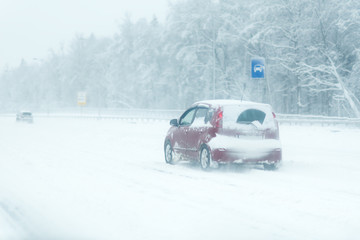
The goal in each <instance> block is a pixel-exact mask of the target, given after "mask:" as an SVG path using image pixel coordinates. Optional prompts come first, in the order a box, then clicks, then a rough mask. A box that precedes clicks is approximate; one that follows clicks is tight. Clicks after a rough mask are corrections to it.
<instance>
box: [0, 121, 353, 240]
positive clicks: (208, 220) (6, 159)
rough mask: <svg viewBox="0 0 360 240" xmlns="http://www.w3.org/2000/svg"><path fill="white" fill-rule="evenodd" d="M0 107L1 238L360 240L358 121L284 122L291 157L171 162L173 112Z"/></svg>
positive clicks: (285, 144)
mask: <svg viewBox="0 0 360 240" xmlns="http://www.w3.org/2000/svg"><path fill="white" fill-rule="evenodd" d="M14 120H15V119H12V118H0V133H1V136H0V239H2V240H3V239H4V240H8V239H9V240H18V239H141V240H144V239H167V240H168V239H207V240H209V239H359V235H360V228H359V226H360V221H359V219H360V164H359V161H360V148H359V139H360V130H359V129H340V128H338V127H324V128H322V127H306V126H302V127H300V126H281V128H280V131H281V132H280V134H281V140H282V145H283V157H284V162H283V166H282V167H281V168H280V170H278V171H274V172H271V171H264V170H262V169H256V168H237V169H219V170H215V171H211V172H203V171H201V170H200V168H199V167H198V166H196V165H194V164H190V163H181V164H178V165H175V166H171V165H166V164H165V163H164V159H163V141H164V136H165V133H166V131H167V129H168V126H169V125H168V123H167V122H147V123H146V122H133V123H131V122H127V121H116V120H100V121H99V120H85V119H35V123H34V124H17V123H15V121H14Z"/></svg>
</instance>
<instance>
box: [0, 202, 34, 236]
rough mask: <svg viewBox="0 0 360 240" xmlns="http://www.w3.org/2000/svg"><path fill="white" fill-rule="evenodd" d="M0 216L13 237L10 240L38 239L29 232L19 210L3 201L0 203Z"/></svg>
mask: <svg viewBox="0 0 360 240" xmlns="http://www.w3.org/2000/svg"><path fill="white" fill-rule="evenodd" d="M0 216H2V218H3V219H5V221H6V222H7V223H8V225H9V227H10V228H11V230H12V232H14V234H15V236H11V237H10V238H11V239H14V240H15V239H16V240H17V239H19V240H20V239H21V240H31V239H39V238H38V237H36V236H35V235H34V233H33V232H32V231H30V229H29V227H28V224H27V222H26V218H25V216H24V214H23V213H22V211H21V209H20V208H18V207H16V206H11V205H10V204H7V203H6V202H4V201H0Z"/></svg>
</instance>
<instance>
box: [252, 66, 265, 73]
mask: <svg viewBox="0 0 360 240" xmlns="http://www.w3.org/2000/svg"><path fill="white" fill-rule="evenodd" d="M263 69H264V66H263V65H260V64H257V65H255V66H254V72H262V71H263Z"/></svg>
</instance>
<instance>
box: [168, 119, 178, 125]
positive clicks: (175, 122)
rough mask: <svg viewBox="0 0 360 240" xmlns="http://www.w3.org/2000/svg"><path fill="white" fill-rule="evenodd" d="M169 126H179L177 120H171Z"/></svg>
mask: <svg viewBox="0 0 360 240" xmlns="http://www.w3.org/2000/svg"><path fill="white" fill-rule="evenodd" d="M170 125H171V126H175V127H177V126H178V125H179V124H178V121H177V119H171V121H170Z"/></svg>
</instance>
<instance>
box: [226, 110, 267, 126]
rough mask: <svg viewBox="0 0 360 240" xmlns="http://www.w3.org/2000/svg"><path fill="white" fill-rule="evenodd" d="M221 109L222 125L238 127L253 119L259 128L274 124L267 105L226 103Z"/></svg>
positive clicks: (249, 122)
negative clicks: (222, 115)
mask: <svg viewBox="0 0 360 240" xmlns="http://www.w3.org/2000/svg"><path fill="white" fill-rule="evenodd" d="M223 109H224V117H223V127H230V128H239V127H241V126H244V125H248V124H251V123H253V122H255V121H258V122H259V124H260V125H261V128H272V127H273V126H274V121H273V116H272V109H271V107H270V106H268V105H256V104H254V105H226V106H224V107H223Z"/></svg>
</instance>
